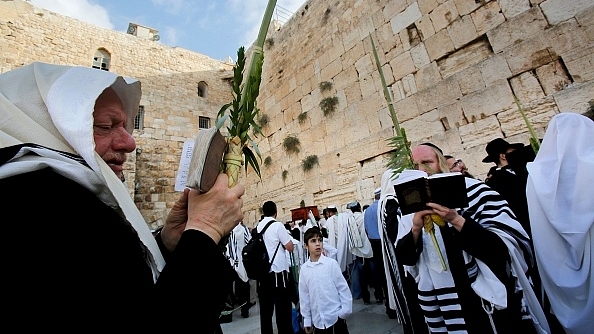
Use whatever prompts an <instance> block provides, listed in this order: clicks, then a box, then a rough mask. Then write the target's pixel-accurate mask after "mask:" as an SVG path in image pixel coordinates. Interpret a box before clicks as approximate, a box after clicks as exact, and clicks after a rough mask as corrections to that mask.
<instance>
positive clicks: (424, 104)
mask: <svg viewBox="0 0 594 334" xmlns="http://www.w3.org/2000/svg"><path fill="white" fill-rule="evenodd" d="M414 97H416V100H417V106H418V108H419V112H421V113H424V112H427V111H429V110H433V109H435V108H437V107H439V106H441V105H443V104H447V103H451V102H452V101H454V100H456V99H459V98H461V97H462V93H461V92H460V86H459V85H458V81H457V80H455V79H454V78H453V77H450V78H446V79H444V80H442V81H440V82H439V83H438V84H437V85H435V86H433V87H429V88H427V89H424V90H421V91H419V92H418V93H417V94H415V95H414Z"/></svg>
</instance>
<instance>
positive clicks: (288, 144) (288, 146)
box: [283, 135, 301, 154]
mask: <svg viewBox="0 0 594 334" xmlns="http://www.w3.org/2000/svg"><path fill="white" fill-rule="evenodd" d="M283 148H284V149H285V152H287V153H288V154H291V153H299V152H300V151H301V142H300V141H299V138H297V137H296V136H293V135H289V136H287V137H286V138H285V139H283Z"/></svg>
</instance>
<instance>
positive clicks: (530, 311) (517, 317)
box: [395, 144, 548, 333]
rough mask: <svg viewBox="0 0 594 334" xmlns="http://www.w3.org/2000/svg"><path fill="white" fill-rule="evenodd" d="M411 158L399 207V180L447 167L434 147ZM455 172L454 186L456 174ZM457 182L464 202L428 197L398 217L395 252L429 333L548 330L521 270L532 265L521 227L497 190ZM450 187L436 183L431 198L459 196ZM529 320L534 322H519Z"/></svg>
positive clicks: (424, 146) (468, 180) (476, 183)
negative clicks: (450, 203) (411, 280)
mask: <svg viewBox="0 0 594 334" xmlns="http://www.w3.org/2000/svg"><path fill="white" fill-rule="evenodd" d="M412 158H413V161H414V163H415V165H416V166H418V167H417V168H418V170H417V171H415V170H404V171H403V172H402V173H401V174H400V175H399V177H398V179H397V181H396V185H395V188H396V193H397V196H398V201H399V202H400V205H401V206H402V205H403V204H404V203H403V199H402V197H400V196H399V195H398V192H399V191H398V185H399V184H402V183H404V181H406V180H414V179H416V178H419V176H417V175H415V174H423V175H424V176H422V177H424V178H428V179H436V178H437V177H442V175H438V174H441V173H444V172H446V173H447V172H448V171H449V168H448V166H447V163H446V161H445V158H444V156H443V154H442V153H441V151H440V150H439V149H438V148H436V147H435V145H427V144H422V145H419V146H416V147H415V148H414V149H413V150H412ZM422 172H424V173H422ZM452 175H453V176H454V178H453V180H452V181H453V182H452V183H451V184H453V185H455V184H456V183H455V179H456V178H457V177H460V174H459V173H452ZM448 176H449V175H443V178H444V179H449V177H448ZM458 180H461V181H464V184H463V186H464V187H465V191H464V188H462V190H458V192H462V193H465V194H462V195H465V196H461V197H462V198H466V200H467V204H460V207H447V206H444V205H440V204H436V203H434V202H431V201H430V202H428V203H424V204H425V205H423V206H421V207H420V208H418V209H415V212H413V213H411V214H405V215H404V216H402V217H400V224H399V231H398V237H397V241H396V257H397V259H398V263H399V264H401V265H404V266H405V270H406V271H407V272H408V273H410V274H411V275H412V276H413V277H414V278H415V280H416V282H417V289H418V296H419V302H420V305H421V308H422V311H423V313H424V316H425V321H426V323H427V325H428V326H429V328H430V330H431V332H441V331H448V332H451V331H459V332H468V333H495V332H498V333H533V332H535V329H537V331H538V332H542V331H545V332H548V324H547V322H546V318H545V317H544V314H543V312H542V309H541V308H540V305H539V304H538V301H537V300H536V297H535V295H534V292H533V290H532V288H531V286H530V283H529V278H528V277H527V276H526V273H527V272H529V270H530V269H531V268H532V266H533V255H532V251H531V245H530V240H529V238H528V235H527V234H526V231H525V230H524V229H523V228H522V226H521V225H520V224H519V223H518V222H517V221H516V220H515V219H514V218H513V217H512V215H511V214H510V209H509V207H508V206H507V203H506V202H505V201H504V200H503V198H502V197H501V196H500V195H499V194H498V193H497V192H495V191H493V190H492V189H490V188H489V187H488V186H486V185H485V184H484V183H482V182H480V181H478V180H475V179H472V178H463V179H460V178H458ZM448 182H450V181H448ZM454 188H455V187H453V186H447V187H443V186H436V187H435V188H432V189H431V195H432V196H431V197H435V195H436V193H444V194H450V197H456V196H454V195H455V194H453V193H454V192H455V191H454V190H453V189H454ZM401 209H403V207H401ZM403 212H404V211H403ZM524 306H525V307H524ZM530 318H532V319H533V322H532V323H531V322H530V321H524V320H523V319H530ZM533 324H534V325H533Z"/></svg>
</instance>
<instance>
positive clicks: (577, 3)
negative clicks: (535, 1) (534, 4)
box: [540, 0, 594, 24]
mask: <svg viewBox="0 0 594 334" xmlns="http://www.w3.org/2000/svg"><path fill="white" fill-rule="evenodd" d="M592 6H594V4H593V3H592V1H591V0H571V1H567V0H546V1H543V2H542V3H541V4H540V8H542V12H543V13H544V15H545V16H546V17H547V20H548V21H549V23H550V24H558V23H561V22H563V21H565V20H567V19H570V18H572V17H574V16H575V15H576V14H577V13H579V12H581V11H583V10H585V9H588V8H591V7H592Z"/></svg>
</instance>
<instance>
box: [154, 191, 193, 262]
mask: <svg viewBox="0 0 594 334" xmlns="http://www.w3.org/2000/svg"><path fill="white" fill-rule="evenodd" d="M189 192H190V189H189V188H186V189H184V192H183V194H182V195H181V197H180V198H179V199H178V200H177V202H175V204H174V205H173V208H171V211H170V212H169V215H167V220H165V226H163V230H162V231H161V240H162V241H163V245H165V248H167V250H169V251H170V252H173V250H174V249H175V246H177V242H178V241H179V238H181V235H182V233H183V232H184V230H185V229H186V223H187V222H188V193H189Z"/></svg>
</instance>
